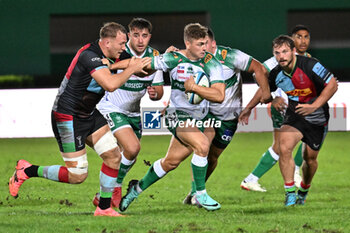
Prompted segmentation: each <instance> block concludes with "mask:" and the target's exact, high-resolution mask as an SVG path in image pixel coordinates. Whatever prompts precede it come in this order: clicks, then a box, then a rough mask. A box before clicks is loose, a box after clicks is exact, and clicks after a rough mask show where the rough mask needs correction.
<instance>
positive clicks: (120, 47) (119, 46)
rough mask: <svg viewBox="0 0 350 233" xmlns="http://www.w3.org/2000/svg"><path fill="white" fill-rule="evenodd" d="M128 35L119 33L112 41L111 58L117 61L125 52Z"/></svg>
mask: <svg viewBox="0 0 350 233" xmlns="http://www.w3.org/2000/svg"><path fill="white" fill-rule="evenodd" d="M125 43H126V34H124V33H122V32H120V31H118V32H117V36H116V37H115V38H111V39H110V46H109V58H114V59H117V58H119V57H120V54H122V52H123V51H124V50H125Z"/></svg>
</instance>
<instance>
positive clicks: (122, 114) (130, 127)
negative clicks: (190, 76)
mask: <svg viewBox="0 0 350 233" xmlns="http://www.w3.org/2000/svg"><path fill="white" fill-rule="evenodd" d="M128 27H129V33H128V37H129V41H128V43H127V44H126V50H125V52H126V53H128V55H130V56H133V57H137V58H143V57H153V56H158V55H159V52H158V51H157V50H155V49H153V48H151V47H150V46H148V44H149V42H150V39H151V32H152V24H151V22H149V21H148V20H146V19H143V18H134V19H133V20H131V22H130V23H129V25H128ZM163 84H164V81H163V72H162V71H161V70H159V71H157V72H155V73H153V74H152V75H149V76H146V77H142V78H140V77H138V76H135V75H132V76H131V77H130V78H129V80H128V81H127V82H126V83H125V84H124V85H123V86H121V87H120V88H118V89H117V90H115V91H114V92H106V94H105V96H104V97H103V98H102V100H101V101H100V103H99V104H98V105H97V109H98V110H99V111H100V112H101V113H102V114H103V115H104V117H105V118H106V120H107V122H108V125H109V127H110V128H111V131H112V133H113V135H114V137H115V138H116V139H117V142H118V145H119V146H120V148H121V150H122V151H121V156H122V158H121V162H120V169H119V173H118V178H117V183H116V187H115V189H114V191H113V195H112V206H113V207H119V202H120V200H121V195H122V183H123V180H124V177H125V176H126V174H127V172H128V171H129V170H130V168H131V167H132V166H133V164H134V163H135V161H136V157H137V155H138V153H139V151H140V148H141V146H140V139H141V134H142V125H141V117H140V102H141V98H142V97H143V96H144V95H145V94H146V92H148V95H149V97H150V98H151V100H159V99H161V98H162V96H163ZM98 201H99V194H98V195H96V196H95V198H94V201H93V203H94V205H98Z"/></svg>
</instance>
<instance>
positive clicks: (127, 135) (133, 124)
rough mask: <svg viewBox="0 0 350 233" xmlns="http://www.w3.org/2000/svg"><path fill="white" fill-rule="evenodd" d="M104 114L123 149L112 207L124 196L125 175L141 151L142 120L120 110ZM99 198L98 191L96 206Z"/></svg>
mask: <svg viewBox="0 0 350 233" xmlns="http://www.w3.org/2000/svg"><path fill="white" fill-rule="evenodd" d="M104 116H105V118H106V120H107V122H108V125H109V127H110V129H111V131H112V133H113V135H114V137H115V138H116V139H117V142H118V145H119V148H120V150H121V152H120V154H121V162H120V168H119V172H118V177H117V182H116V184H115V188H114V190H113V195H112V207H118V206H119V203H120V200H121V198H122V183H123V180H124V177H125V176H126V174H127V172H128V171H129V170H130V169H131V167H132V166H133V164H134V163H135V161H136V157H137V155H138V153H139V151H140V141H139V139H140V138H141V125H140V124H141V122H140V117H128V116H126V115H124V114H122V113H118V112H110V113H106V114H105V115H104ZM99 198H100V194H99V193H96V195H95V197H94V199H93V204H94V205H95V206H97V205H98V203H99Z"/></svg>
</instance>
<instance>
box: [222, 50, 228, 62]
mask: <svg viewBox="0 0 350 233" xmlns="http://www.w3.org/2000/svg"><path fill="white" fill-rule="evenodd" d="M221 56H222V59H224V60H225V59H226V56H227V50H226V49H223V50H222V51H221Z"/></svg>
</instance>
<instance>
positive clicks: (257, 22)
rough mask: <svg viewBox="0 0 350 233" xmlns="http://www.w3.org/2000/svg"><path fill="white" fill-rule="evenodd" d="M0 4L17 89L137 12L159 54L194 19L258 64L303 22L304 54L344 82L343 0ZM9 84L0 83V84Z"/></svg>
mask: <svg viewBox="0 0 350 233" xmlns="http://www.w3.org/2000/svg"><path fill="white" fill-rule="evenodd" d="M0 8H1V9H2V11H1V14H0V28H1V33H0V51H1V55H0V75H12V74H15V75H26V77H27V78H28V76H30V78H29V79H30V80H29V81H28V82H27V83H26V84H23V83H22V84H18V86H21V87H57V86H58V85H59V83H60V81H61V80H62V77H63V75H64V73H65V71H66V69H67V66H68V65H69V63H70V61H71V59H72V57H73V55H74V53H75V52H76V50H77V49H78V48H80V47H81V46H82V45H84V44H85V43H87V42H90V41H93V40H95V39H97V38H98V29H99V28H100V26H101V25H102V24H103V22H106V21H112V20H113V21H117V22H120V23H122V24H123V25H125V26H127V24H128V22H129V21H130V20H131V19H132V18H133V17H139V16H141V17H145V18H148V19H150V20H151V21H152V23H153V25H154V31H153V38H152V40H151V46H154V47H155V48H157V49H159V50H160V51H161V52H162V51H164V50H165V48H166V47H167V46H168V45H170V44H174V45H176V46H178V47H180V48H181V47H183V42H182V33H183V26H184V25H185V24H187V23H189V22H200V23H202V24H205V25H209V26H210V27H212V28H213V30H214V31H215V34H216V39H217V41H218V43H219V44H223V45H227V46H231V47H234V48H238V49H241V50H242V51H244V52H246V53H248V54H251V55H252V56H254V57H255V58H257V59H258V60H260V61H264V60H265V59H267V58H269V57H270V56H271V40H272V39H273V38H274V37H276V36H277V35H279V34H286V33H289V32H290V30H291V28H292V27H293V26H294V25H295V24H299V23H301V24H305V25H307V26H309V27H310V30H311V47H310V53H311V54H312V55H313V56H314V57H317V58H318V59H319V60H320V61H322V63H323V64H325V65H326V66H327V67H328V68H329V69H331V70H332V71H333V72H334V73H335V75H336V76H337V77H339V80H340V81H350V65H349V61H350V55H349V54H350V23H349V22H350V1H348V0H338V1H327V0H311V1H302V0H295V1H284V0H283V1H281V0H270V1H268V2H267V1H260V0H256V1H246V0H235V1H232V0H220V1H198V0H195V1H187V0H177V1H159V0H148V1H141V0H133V1H126V0H122V1H112V0H105V1H103V2H100V1H92V0H85V1H77V0H60V1H58V0H54V1H45V0H33V1H27V0H17V1H12V0H2V1H0ZM0 80H1V78H0ZM245 81H246V82H247V81H248V82H249V81H251V79H245ZM16 85H17V84H11V85H7V84H6V83H4V82H0V88H6V87H10V88H12V87H17V86H16Z"/></svg>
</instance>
